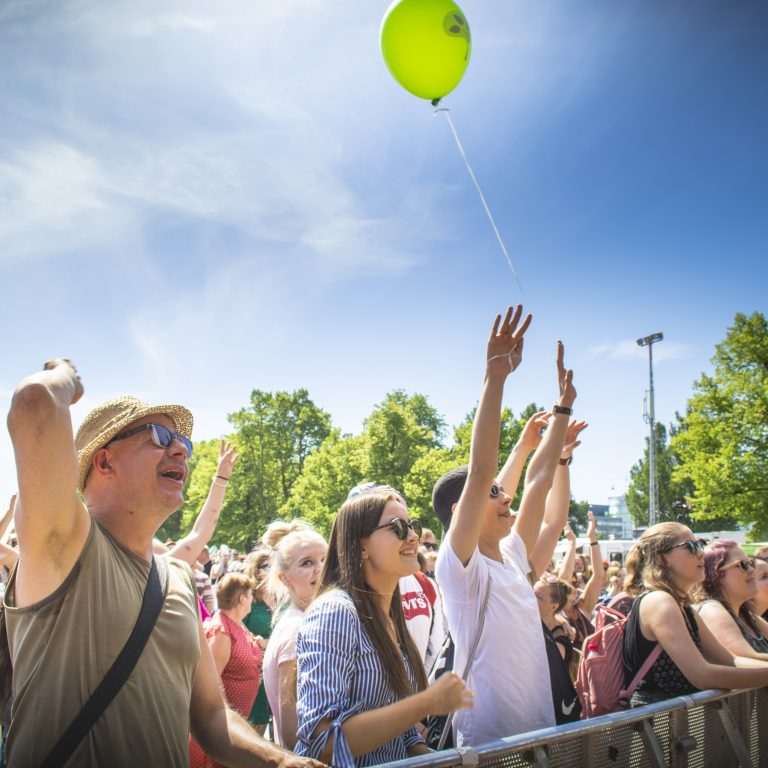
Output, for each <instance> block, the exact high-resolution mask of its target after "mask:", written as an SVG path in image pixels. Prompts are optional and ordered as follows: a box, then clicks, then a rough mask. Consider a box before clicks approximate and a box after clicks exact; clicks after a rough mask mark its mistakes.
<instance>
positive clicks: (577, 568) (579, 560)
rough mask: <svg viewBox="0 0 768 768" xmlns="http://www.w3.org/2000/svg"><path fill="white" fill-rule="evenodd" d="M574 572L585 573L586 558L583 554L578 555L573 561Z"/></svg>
mask: <svg viewBox="0 0 768 768" xmlns="http://www.w3.org/2000/svg"><path fill="white" fill-rule="evenodd" d="M573 571H574V573H584V558H583V557H582V556H581V555H576V557H575V558H574V561H573Z"/></svg>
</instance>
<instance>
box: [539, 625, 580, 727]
mask: <svg viewBox="0 0 768 768" xmlns="http://www.w3.org/2000/svg"><path fill="white" fill-rule="evenodd" d="M541 629H542V631H543V632H544V644H545V645H546V648H547V662H548V663H549V684H550V687H551V688H552V706H553V707H554V709H555V722H556V723H557V724H558V725H563V724H564V723H575V722H578V721H579V720H580V719H581V702H580V701H579V697H578V695H577V694H576V689H575V688H574V687H573V683H572V682H571V676H570V675H569V674H568V665H567V664H566V663H565V659H563V657H562V656H561V655H560V650H559V648H558V642H557V641H556V640H555V638H554V637H553V636H552V632H551V631H550V630H549V629H548V627H547V626H546V625H545V624H544V623H543V622H542V624H541Z"/></svg>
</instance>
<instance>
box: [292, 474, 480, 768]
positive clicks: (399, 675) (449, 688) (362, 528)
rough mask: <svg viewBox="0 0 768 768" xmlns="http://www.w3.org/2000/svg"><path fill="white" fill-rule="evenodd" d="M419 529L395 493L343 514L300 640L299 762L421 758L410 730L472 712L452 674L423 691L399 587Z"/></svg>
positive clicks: (345, 767) (414, 563)
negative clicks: (305, 758) (433, 718)
mask: <svg viewBox="0 0 768 768" xmlns="http://www.w3.org/2000/svg"><path fill="white" fill-rule="evenodd" d="M420 530H421V526H420V525H419V524H418V523H417V522H415V521H411V520H410V517H409V515H408V510H407V508H406V506H405V502H404V501H403V499H402V497H401V496H400V495H399V494H397V493H396V492H394V491H392V490H391V489H379V488H374V489H372V490H371V491H370V492H367V493H363V494H359V495H356V496H353V497H351V498H349V499H347V501H346V502H345V503H344V504H343V505H342V507H341V509H340V510H339V513H338V515H337V516H336V519H335V520H334V523H333V529H332V531H331V539H330V546H329V550H328V559H327V560H326V562H325V566H324V568H323V573H322V575H321V577H320V587H319V590H318V597H317V599H316V600H315V602H314V603H313V604H312V606H311V607H310V609H309V610H308V611H307V614H306V617H305V619H304V622H303V623H302V626H301V629H300V630H299V635H298V638H297V641H296V658H297V662H298V688H297V692H298V706H297V710H298V718H299V731H298V741H297V743H296V748H295V751H296V752H297V753H298V754H301V755H316V756H317V757H318V759H320V760H322V761H323V762H324V763H327V764H328V765H331V766H334V768H351V766H367V765H375V764H378V763H384V762H391V761H393V760H402V759H404V758H406V757H409V756H412V755H418V754H426V753H427V752H428V751H429V750H428V749H427V747H426V745H425V744H424V742H423V740H422V738H421V737H420V736H419V735H418V733H417V731H416V728H415V725H416V723H418V722H420V721H421V720H423V719H424V718H426V716H427V715H428V714H434V715H442V714H448V713H449V712H453V711H455V710H457V709H459V708H462V707H467V706H471V704H472V695H471V693H470V692H469V691H468V690H467V689H466V687H465V685H464V682H463V681H462V680H461V678H460V677H458V676H457V675H455V674H453V673H446V674H445V675H443V676H442V677H441V678H440V679H439V680H438V681H437V682H436V683H434V684H433V685H432V686H430V687H429V688H427V687H426V684H427V681H426V674H425V672H424V667H423V665H422V663H421V659H420V657H419V652H418V650H417V648H416V645H415V643H414V641H413V639H412V638H411V636H410V634H409V633H408V630H407V629H406V626H405V618H404V615H403V608H402V603H401V600H400V594H399V589H398V583H399V580H400V579H401V578H402V577H403V576H408V575H411V574H413V573H415V572H416V570H417V568H418V560H417V557H416V553H417V550H418V546H419V536H418V533H419V531H420Z"/></svg>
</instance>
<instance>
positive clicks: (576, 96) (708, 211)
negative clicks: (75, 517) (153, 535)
mask: <svg viewBox="0 0 768 768" xmlns="http://www.w3.org/2000/svg"><path fill="white" fill-rule="evenodd" d="M461 6H462V8H463V10H464V12H465V14H466V16H467V18H468V20H469V24H470V27H471V29H472V38H473V49H472V57H471V61H470V64H469V68H468V70H467V73H466V76H465V78H464V80H463V81H462V83H461V84H460V85H459V87H458V88H457V89H456V91H455V92H454V93H452V94H451V95H450V96H449V97H448V98H447V99H446V100H445V105H446V106H448V107H449V108H450V110H451V116H452V119H453V121H454V123H455V125H456V128H457V130H458V132H459V134H460V136H461V138H462V141H463V143H464V146H465V149H466V151H467V153H468V155H469V157H470V160H471V162H472V164H473V166H474V169H475V172H476V174H477V176H478V178H479V180H480V183H481V185H482V187H483V189H484V191H485V194H486V197H487V198H488V201H489V203H490V205H491V208H492V210H493V212H494V215H495V217H496V221H497V223H498V225H499V228H500V230H501V232H502V234H503V236H504V239H505V241H506V244H507V247H508V249H509V252H510V255H511V257H512V260H513V262H514V263H515V266H516V268H517V270H518V273H519V276H520V280H521V282H522V285H523V289H524V292H525V293H524V295H523V296H521V295H520V291H519V289H518V287H517V284H516V283H515V281H514V279H513V278H512V275H511V273H510V271H509V269H508V267H507V266H506V263H505V261H504V257H503V255H502V253H501V251H500V250H499V248H498V245H497V244H496V242H495V239H494V236H493V232H492V230H491V228H490V225H489V223H488V221H487V219H486V218H485V216H484V213H483V211H482V208H481V206H480V202H479V200H478V198H477V195H476V192H475V190H474V188H473V187H472V185H471V182H470V180H469V177H468V176H467V173H466V170H465V168H464V166H463V163H462V161H461V158H460V156H459V154H458V151H457V149H456V147H455V145H454V143H453V138H452V136H451V134H450V131H449V128H448V125H447V124H446V122H445V120H443V119H442V117H440V116H437V117H434V116H433V115H432V110H431V108H430V107H429V105H428V104H427V103H426V102H423V101H420V100H418V99H416V98H415V97H413V96H411V95H410V94H408V93H406V92H405V91H404V90H402V89H401V88H400V87H399V86H398V85H397V84H396V83H395V82H394V80H393V79H392V78H391V77H390V75H389V73H388V72H387V70H386V68H385V66H384V64H383V62H382V60H381V57H380V54H379V46H378V28H379V24H380V21H381V18H382V16H383V14H384V11H385V10H386V7H387V4H386V3H373V2H370V1H368V2H365V3H360V2H355V1H353V0H325V1H324V2H319V1H316V0H301V1H299V0H281V2H280V3H253V2H245V1H244V0H243V1H241V0H228V1H227V2H223V3H217V4H215V5H214V4H211V3H208V2H195V1H194V0H191V1H190V0H185V2H178V1H177V0H166V1H165V2H163V3H150V2H146V0H132V1H131V2H119V1H116V2H111V3H107V4H104V3H96V2H92V1H87V2H86V1H84V0H83V1H80V2H77V1H76V0H70V1H67V0H61V2H57V3H52V2H35V1H33V0H5V1H4V2H3V4H2V5H0V89H1V91H0V92H1V93H2V98H3V119H2V121H0V241H1V242H2V243H3V247H2V249H1V250H0V284H2V286H3V288H4V290H3V294H4V301H3V302H2V306H1V307H0V319H1V320H0V321H1V322H2V326H3V328H4V329H5V331H4V333H3V334H2V349H3V361H4V365H3V366H2V370H0V406H1V407H2V408H3V409H4V410H5V409H7V406H8V403H9V398H10V394H11V392H12V391H13V387H14V386H15V384H16V382H17V381H18V380H20V379H21V378H22V377H23V376H24V375H25V374H27V373H28V372H30V371H31V370H34V369H37V368H38V367H39V366H40V365H41V364H42V362H43V361H44V360H45V359H47V358H49V357H54V356H69V357H71V358H72V359H73V360H74V361H75V362H76V364H77V365H78V367H79V369H80V371H81V373H82V376H83V380H84V383H85V386H86V397H85V399H84V401H83V403H82V404H79V405H78V406H76V407H75V408H74V409H73V415H74V419H75V422H76V423H77V422H78V421H79V420H80V419H81V418H82V417H83V416H84V414H85V413H86V412H87V410H88V409H89V408H90V407H91V406H92V405H94V404H95V403H97V402H98V401H100V400H103V399H105V398H107V397H112V396H114V395H117V394H121V393H124V392H129V393H133V394H137V395H139V396H141V397H144V398H146V399H149V400H157V401H168V400H171V401H179V402H182V403H185V404H186V405H188V406H189V407H190V408H191V409H192V410H193V412H194V413H195V416H196V420H197V427H196V433H195V436H196V437H197V438H208V437H213V436H217V435H219V434H221V433H223V432H224V431H225V430H226V429H227V421H226V414H227V413H229V412H231V411H233V410H236V409H238V408H240V407H242V406H243V405H244V404H245V403H246V402H247V398H248V395H249V392H250V390H251V389H253V388H260V389H289V390H290V389H296V388H298V387H306V388H308V389H309V392H310V395H311V396H312V397H313V398H314V399H315V401H316V402H317V403H318V404H319V405H321V406H322V407H323V408H325V409H327V410H328V411H329V412H330V413H331V414H332V416H333V419H334V422H335V424H336V425H338V426H340V427H341V428H342V429H344V430H345V431H350V432H358V431H359V430H360V428H361V422H362V419H363V418H365V416H366V415H368V414H369V413H370V411H371V409H372V407H373V405H374V404H375V403H377V402H380V401H381V400H382V398H383V397H384V395H385V394H386V392H388V391H390V390H392V389H394V388H396V387H400V388H404V389H406V390H407V391H409V392H422V393H424V394H426V395H427V396H428V397H429V399H430V401H431V402H432V404H433V405H434V406H435V407H436V408H438V410H439V411H440V412H441V413H443V414H444V416H445V417H446V419H447V420H448V422H449V423H451V424H453V423H457V422H458V421H460V420H461V418H462V417H463V415H464V414H465V413H466V412H467V411H468V410H469V409H470V408H471V407H472V406H473V404H474V403H475V400H476V398H477V395H478V393H479V387H480V383H481V379H482V371H483V354H484V341H485V338H486V336H487V332H488V328H489V327H490V323H491V321H492V317H493V315H494V313H495V312H497V311H499V310H500V309H502V308H503V307H504V306H505V305H506V304H507V303H515V302H518V301H520V300H523V301H524V303H525V305H526V307H527V308H530V310H531V311H532V312H533V313H534V316H535V317H534V324H533V326H532V327H531V330H530V332H529V335H528V339H527V342H526V358H525V361H524V364H523V366H522V367H521V369H520V370H519V371H518V372H516V373H515V374H514V375H513V377H512V378H511V379H510V381H509V384H508V387H507V392H506V395H505V403H506V404H507V405H509V406H510V407H512V408H513V409H515V410H519V409H521V408H523V407H524V406H525V405H526V404H527V403H529V402H531V401H532V400H536V401H538V402H540V403H543V404H545V405H550V404H551V403H552V402H553V400H554V397H555V394H556V386H555V377H554V351H555V341H556V340H557V339H558V338H562V339H563V341H564V342H565V344H566V359H567V362H568V364H570V365H571V366H573V368H574V372H575V373H574V379H575V382H576V386H577V389H578V392H579V398H578V400H577V405H576V408H577V415H578V417H579V418H584V419H587V420H588V421H589V422H590V425H591V426H590V429H589V430H588V431H587V432H586V433H584V444H583V446H582V447H581V448H580V449H579V451H578V453H577V456H576V461H575V463H574V465H573V490H574V493H575V495H576V496H577V498H579V499H588V500H589V501H591V502H593V503H604V502H605V501H606V500H607V497H608V495H609V494H611V493H612V492H613V491H612V489H614V490H615V492H619V493H620V492H623V490H624V489H625V488H626V484H627V480H628V473H629V469H630V467H631V465H632V464H633V463H634V462H635V461H636V460H637V459H638V457H639V456H640V455H641V452H642V450H643V439H644V436H645V435H646V433H647V427H646V425H645V424H644V423H643V420H642V400H643V396H644V392H645V389H646V388H647V355H646V354H645V353H644V352H643V351H642V350H640V349H639V348H637V347H636V345H635V344H634V340H635V339H636V338H638V337H639V336H644V335H647V334H649V333H652V332H654V331H662V332H663V333H664V335H665V340H664V341H663V342H662V343H661V344H660V345H658V346H657V347H656V348H655V351H656V354H655V360H656V362H657V365H656V368H655V373H656V387H657V397H656V406H657V417H658V419H659V420H661V421H664V422H669V421H670V420H671V419H672V418H673V417H674V413H675V411H677V410H683V409H684V408H685V402H686V398H687V397H688V396H689V395H690V392H691V384H692V382H693V381H694V380H695V379H696V378H697V377H698V376H699V375H700V373H701V372H702V371H704V370H708V369H709V360H710V358H711V356H712V353H713V351H714V345H715V343H717V342H718V341H719V340H720V339H722V337H723V335H724V334H725V330H726V327H727V326H728V324H729V323H730V322H731V321H732V319H733V316H734V315H735V313H736V312H738V311H743V312H753V311H755V310H758V311H762V312H765V311H766V298H765V296H766V290H765V284H766V277H768V267H766V255H767V254H768V210H767V209H768V152H766V138H765V137H766V135H768V76H767V75H768V46H766V45H765V35H766V32H767V31H768V6H766V4H765V3H760V2H756V1H755V2H744V3H738V4H735V3H730V2H726V0H723V1H722V2H707V1H706V0H701V2H697V3H688V2H682V1H681V0H679V1H677V2H670V1H669V0H664V1H662V0H642V1H641V0H626V1H624V0H623V1H622V2H608V1H607V0H606V1H604V2H603V1H600V2H597V1H595V2H590V3H573V2H567V1H566V0H551V2H547V3H542V2H540V0H520V1H519V2H496V1H495V0H493V1H491V0H484V2H479V0H465V2H463V3H461ZM13 487H14V470H13V459H12V452H11V448H10V443H9V440H8V438H7V435H5V433H3V436H2V438H0V494H3V495H6V496H7V495H9V494H10V492H11V491H12V490H13Z"/></svg>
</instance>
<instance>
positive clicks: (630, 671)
mask: <svg viewBox="0 0 768 768" xmlns="http://www.w3.org/2000/svg"><path fill="white" fill-rule="evenodd" d="M647 594H649V593H648V592H646V593H645V594H643V595H641V596H640V597H638V598H637V600H635V602H634V605H633V606H632V610H631V611H630V612H629V619H628V620H627V623H626V626H625V627H624V684H625V685H629V683H631V682H632V678H634V676H635V675H636V674H637V671H638V670H639V669H640V667H641V666H642V665H643V662H644V661H645V660H646V659H647V658H648V655H649V654H650V653H651V651H652V650H653V649H654V648H655V647H656V643H655V642H652V641H651V640H647V639H646V638H645V637H644V636H643V633H642V632H641V631H640V603H641V601H642V600H643V598H644V597H645V595H647ZM683 613H684V615H685V623H686V626H687V627H688V632H689V634H690V635H691V639H692V640H693V642H694V644H695V645H696V647H697V648H698V649H699V651H701V637H700V636H699V625H698V624H697V623H696V617H695V616H694V614H693V611H692V610H691V609H690V608H689V607H687V606H686V607H685V608H684V609H683ZM637 690H638V692H640V691H642V692H643V693H649V694H662V696H663V697H664V698H671V697H673V696H686V695H688V694H689V693H695V692H696V691H698V690H699V689H698V688H696V687H695V686H693V685H692V684H691V683H690V682H689V681H688V679H687V678H686V677H685V675H683V673H682V672H681V671H680V668H679V667H678V666H677V664H675V662H674V661H672V659H671V658H670V657H669V656H668V655H667V652H666V651H662V652H661V654H660V655H659V658H658V659H656V661H655V662H654V664H653V666H652V667H651V668H650V670H649V671H648V674H647V675H646V676H645V678H644V679H643V681H642V682H641V683H640V685H639V686H638V688H637Z"/></svg>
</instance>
